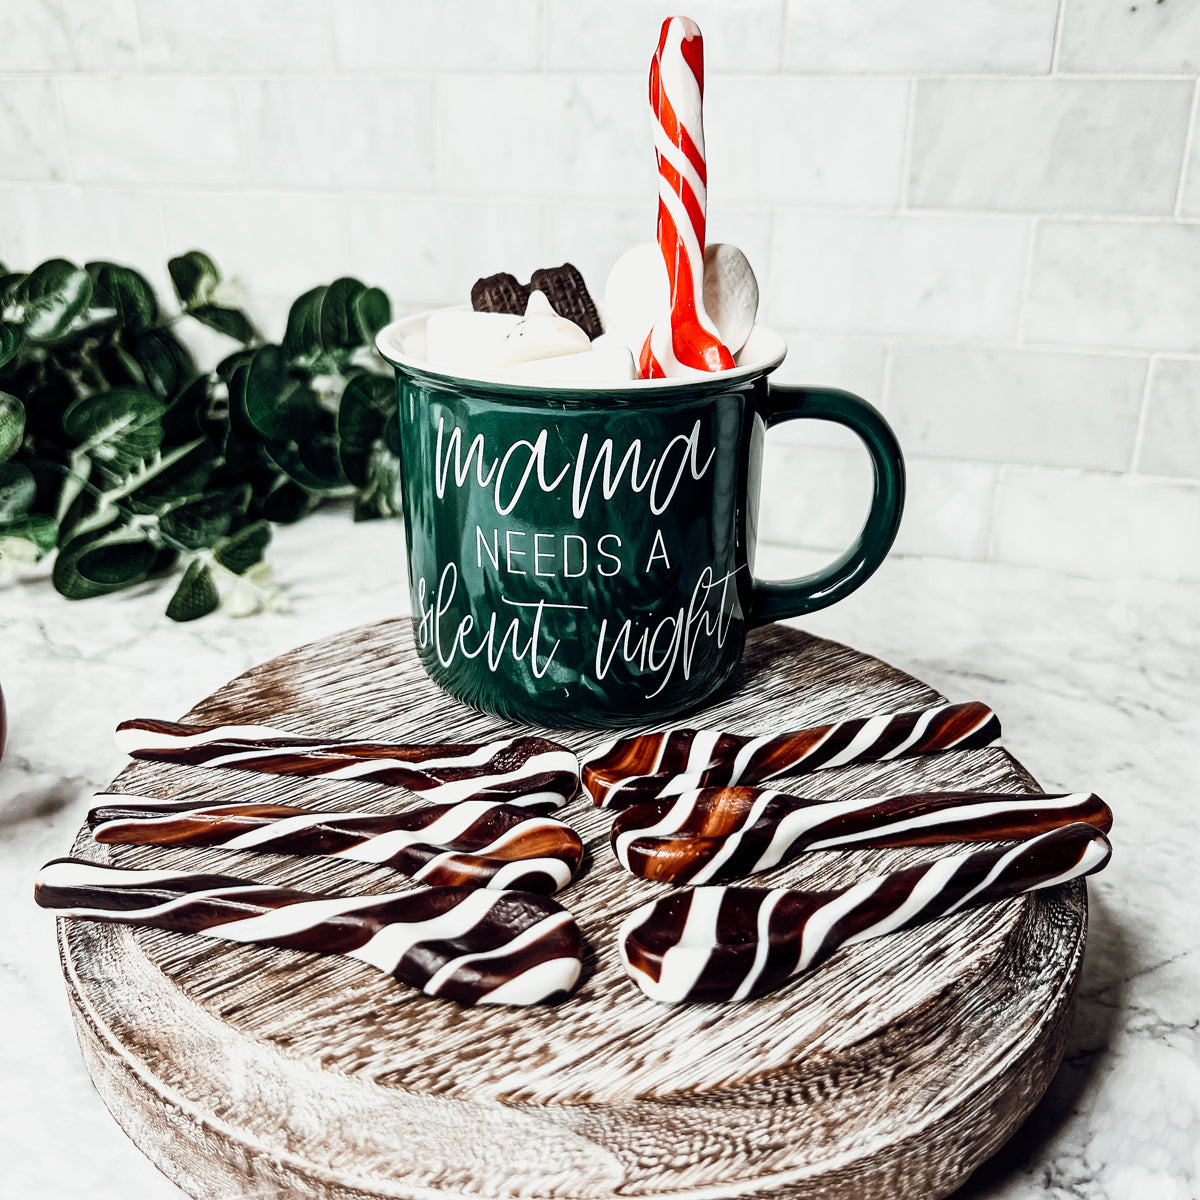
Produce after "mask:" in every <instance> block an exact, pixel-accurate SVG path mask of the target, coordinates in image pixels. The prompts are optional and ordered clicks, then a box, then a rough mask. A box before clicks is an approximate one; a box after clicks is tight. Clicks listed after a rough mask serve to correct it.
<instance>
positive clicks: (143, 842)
mask: <svg viewBox="0 0 1200 1200" xmlns="http://www.w3.org/2000/svg"><path fill="white" fill-rule="evenodd" d="M96 799H97V800H99V801H101V803H100V804H99V805H98V806H97V807H96V808H93V809H92V811H91V812H90V813H88V824H89V825H90V826H91V827H92V836H93V837H94V838H95V839H96V841H98V842H103V843H104V844H106V845H125V846H129V845H133V846H221V847H223V848H224V849H226V850H258V851H264V852H268V853H271V854H301V855H303V854H317V855H328V856H330V857H333V858H346V859H352V860H353V861H355V862H368V863H378V864H379V865H380V866H385V867H391V868H392V869H393V870H396V871H400V872H402V873H403V874H405V875H410V876H412V878H414V879H418V880H420V881H421V882H422V883H427V884H433V885H439V886H450V885H462V886H464V887H483V888H500V889H504V888H509V889H513V890H516V891H526V892H541V893H544V894H546V895H549V894H551V893H553V892H557V891H558V890H559V889H560V888H563V887H566V885H567V884H568V883H570V882H571V878H572V876H574V874H575V872H576V870H577V869H578V867H579V862H580V860H581V859H582V857H583V843H582V842H581V841H580V840H579V835H578V834H577V833H576V832H575V831H574V830H573V829H572V828H571V827H570V826H569V825H564V824H563V823H562V822H561V821H555V820H552V819H551V818H550V817H543V816H537V815H535V814H533V813H530V812H529V811H528V810H527V809H523V808H515V807H513V806H511V805H507V804H501V803H499V802H498V801H495V800H462V801H460V802H459V803H458V804H430V805H427V806H425V807H423V808H420V809H417V810H415V811H412V812H405V813H396V814H390V815H389V814H384V813H371V812H345V813H339V812H317V811H314V810H312V809H306V808H298V807H296V806H295V805H291V804H237V803H234V804H216V805H205V806H197V805H196V804H195V803H194V802H191V803H189V802H183V803H179V802H175V801H156V800H150V799H146V798H145V797H142V796H127V795H123V794H120V793H107V794H101V795H99V796H97V797H96Z"/></svg>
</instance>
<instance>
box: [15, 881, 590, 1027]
mask: <svg viewBox="0 0 1200 1200" xmlns="http://www.w3.org/2000/svg"><path fill="white" fill-rule="evenodd" d="M34 899H35V900H36V901H37V903H38V904H39V905H41V907H42V908H53V909H57V910H58V912H59V915H60V916H64V917H77V918H83V919H87V920H93V921H107V922H111V923H115V924H120V925H150V926H153V927H154V928H156V929H170V930H174V931H176V932H179V933H192V934H199V935H201V936H203V937H212V938H220V939H224V940H228V941H235V942H244V943H246V944H248V945H256V946H278V947H282V948H284V949H288V950H310V951H313V952H314V953H317V954H344V955H346V956H347V957H349V958H357V959H359V960H361V961H362V962H365V963H368V964H370V965H371V966H373V967H376V968H377V969H378V970H380V971H383V972H384V973H385V974H387V975H392V976H394V977H395V978H396V979H398V980H400V982H401V983H407V984H409V985H411V986H412V987H415V988H419V989H420V990H421V991H422V992H424V993H425V994H426V995H427V996H438V997H442V998H445V999H448V1000H455V1001H457V1002H458V1003H459V1004H464V1005H470V1004H540V1003H543V1002H546V1001H551V1000H557V999H559V998H561V997H562V996H565V995H566V994H567V993H568V992H569V991H570V990H571V989H572V988H573V987H574V986H575V983H576V981H577V980H578V978H579V972H580V969H581V958H580V953H581V948H582V942H581V939H580V936H579V928H578V926H576V924H575V920H574V918H573V917H572V916H571V914H570V913H569V912H567V910H566V909H565V908H563V907H562V906H561V905H559V904H556V903H555V902H554V901H553V900H551V899H549V898H547V897H545V896H535V895H532V894H531V893H529V892H493V891H484V890H481V889H479V888H467V887H442V888H424V889H422V890H421V891H409V892H390V893H386V894H383V895H377V896H344V897H334V896H319V895H314V894H313V893H311V892H301V891H296V890H294V889H292V888H283V887H268V886H266V885H264V884H260V883H255V882H253V881H252V880H246V879H235V878H233V877H232V876H228V875H194V874H187V873H183V872H178V871H126V870H121V869H119V868H115V867H103V866H98V865H97V864H95V863H90V862H85V861H84V860H82V859H72V858H60V859H55V860H54V861H53V862H50V863H47V864H46V866H44V867H43V868H42V870H41V872H40V874H39V875H38V877H37V880H36V881H35V883H34Z"/></svg>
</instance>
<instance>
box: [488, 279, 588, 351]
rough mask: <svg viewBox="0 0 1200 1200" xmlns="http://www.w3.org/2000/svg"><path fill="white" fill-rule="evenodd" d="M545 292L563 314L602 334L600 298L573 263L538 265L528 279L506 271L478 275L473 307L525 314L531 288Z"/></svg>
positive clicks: (584, 327) (584, 328)
mask: <svg viewBox="0 0 1200 1200" xmlns="http://www.w3.org/2000/svg"><path fill="white" fill-rule="evenodd" d="M534 291H538V292H542V293H543V294H544V295H545V297H546V299H547V300H549V301H550V307H551V308H552V309H554V311H555V312H556V313H558V315H559V316H560V317H566V319H567V320H568V321H574V322H575V324H576V325H578V326H579V328H580V329H582V330H583V332H584V333H586V334H587V335H588V337H589V338H592V339H595V338H598V337H599V336H600V335H601V334H602V333H603V332H604V327H603V325H602V324H601V323H600V313H599V311H598V310H597V308H596V302H595V301H594V300H593V299H592V297H591V295H590V293H589V292H588V290H587V284H585V283H584V282H583V276H582V275H581V274H580V273H579V270H578V268H576V267H574V266H572V265H571V263H563V265H562V266H561V267H538V269H537V270H536V271H534V273H533V275H532V277H531V278H530V281H529V282H528V283H520V282H518V280H517V277H516V276H515V275H510V274H509V273H508V272H507V271H502V272H500V274H498V275H488V276H486V277H485V278H483V279H477V280H476V281H475V283H474V284H473V285H472V287H471V307H472V308H473V309H474V310H475V311H476V312H498V313H514V314H516V315H517V316H524V314H525V309H526V308H527V307H528V306H529V296H530V293H531V292H534Z"/></svg>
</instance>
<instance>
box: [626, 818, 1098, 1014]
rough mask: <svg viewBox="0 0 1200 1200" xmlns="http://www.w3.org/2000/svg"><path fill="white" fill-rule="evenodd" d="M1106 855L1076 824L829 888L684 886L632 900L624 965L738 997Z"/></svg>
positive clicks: (681, 994)
mask: <svg viewBox="0 0 1200 1200" xmlns="http://www.w3.org/2000/svg"><path fill="white" fill-rule="evenodd" d="M1111 854H1112V848H1111V847H1110V846H1109V844H1108V839H1107V838H1106V837H1105V836H1104V834H1102V833H1101V832H1100V831H1099V830H1098V829H1096V828H1095V827H1094V826H1092V825H1084V824H1075V825H1067V826H1064V827H1063V828H1062V829H1055V830H1053V831H1051V832H1050V833H1045V834H1042V835H1041V836H1040V837H1036V838H1031V839H1030V840H1028V841H1024V842H1020V843H1019V844H1018V845H1016V846H1013V847H1010V848H1008V849H995V850H976V851H970V852H967V853H964V854H955V855H951V856H950V857H948V858H942V859H938V860H937V861H936V862H934V863H931V864H926V865H924V866H918V867H909V868H908V869H907V870H903V871H896V872H894V873H892V874H890V875H877V876H875V877H874V878H870V879H864V880H862V882H860V883H856V884H854V885H853V886H851V887H845V888H838V889H836V890H832V891H823V892H816V891H814V892H802V891H791V890H789V889H787V888H772V889H766V888H739V887H699V888H689V889H686V890H683V891H678V892H674V893H672V894H671V895H668V896H665V897H663V898H661V899H659V900H654V901H652V902H651V903H650V904H646V905H643V906H642V907H641V908H639V909H637V910H636V911H635V912H634V913H633V914H632V915H631V916H630V917H629V918H628V919H627V920H626V921H625V922H624V924H623V925H622V926H621V929H620V931H619V932H618V935H617V939H618V944H619V947H620V951H621V959H622V962H623V963H624V965H625V970H626V971H627V972H628V974H629V975H630V977H631V978H632V979H633V981H634V982H635V983H636V984H637V985H638V987H640V988H641V989H642V991H643V992H645V993H646V995H647V996H649V997H650V998H651V999H652V1000H662V1001H666V1002H668V1003H676V1002H679V1001H683V1000H745V999H748V998H750V997H752V996H760V995H762V994H763V993H764V992H769V991H771V990H773V989H774V988H777V987H779V986H780V984H782V983H784V982H785V981H786V980H788V979H790V978H791V977H792V976H793V975H797V974H799V973H800V972H801V971H805V970H808V969H809V968H810V967H814V966H816V965H817V964H818V963H820V962H822V961H824V960H825V959H827V958H828V957H829V956H830V955H831V954H833V952H834V951H835V950H837V949H838V948H839V947H840V946H850V945H853V944H854V943H856V942H864V941H866V940H868V939H869V938H874V937H880V936H881V935H883V934H885V933H894V932H896V931H898V930H901V929H908V928H909V927H910V926H913V925H917V924H920V923H921V922H924V921H932V920H935V919H936V918H938V917H944V916H948V915H950V914H951V913H956V912H958V911H960V910H961V909H964V908H967V907H969V906H974V905H977V904H983V903H985V902H987V901H991V900H1000V899H1003V898H1005V897H1008V896H1016V895H1019V894H1021V893H1022V892H1030V891H1033V890H1035V889H1037V888H1043V887H1052V886H1053V885H1055V884H1058V883H1065V882H1066V881H1067V880H1069V879H1076V878H1078V877H1080V876H1082V875H1090V874H1092V873H1093V872H1095V871H1099V870H1100V869H1101V868H1102V867H1103V866H1104V865H1105V864H1106V863H1107V862H1108V860H1109V857H1110V856H1111Z"/></svg>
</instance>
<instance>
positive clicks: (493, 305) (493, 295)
mask: <svg viewBox="0 0 1200 1200" xmlns="http://www.w3.org/2000/svg"><path fill="white" fill-rule="evenodd" d="M531 291H533V289H532V288H531V287H530V286H529V284H527V283H519V282H518V281H517V277H516V276H515V275H510V274H509V273H508V272H507V271H501V272H500V273H499V274H498V275H488V276H485V277H484V278H483V279H477V280H475V282H474V283H473V284H472V285H471V307H472V308H473V309H474V310H475V311H476V312H493V313H514V314H515V315H516V316H521V315H522V314H523V313H524V312H525V306H526V305H527V304H528V303H529V293H530V292H531Z"/></svg>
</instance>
